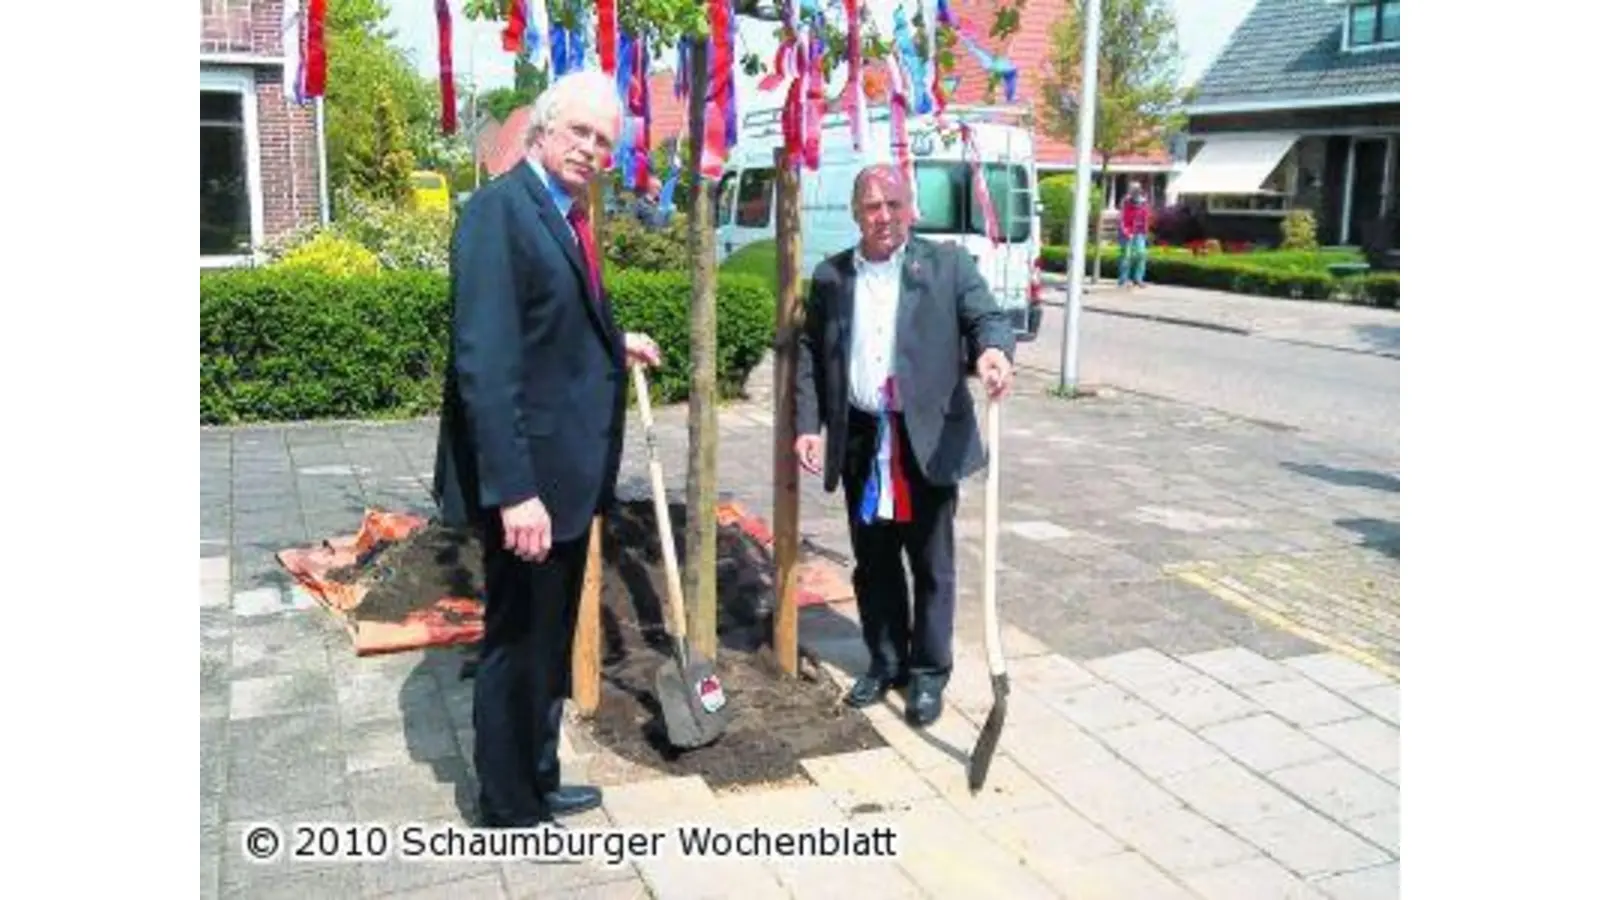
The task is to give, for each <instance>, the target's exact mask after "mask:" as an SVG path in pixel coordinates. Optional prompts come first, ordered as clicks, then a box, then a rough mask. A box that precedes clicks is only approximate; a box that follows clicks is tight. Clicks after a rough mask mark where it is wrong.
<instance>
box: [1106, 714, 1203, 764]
mask: <svg viewBox="0 0 1600 900" xmlns="http://www.w3.org/2000/svg"><path fill="white" fill-rule="evenodd" d="M1099 737H1100V739H1101V740H1102V741H1105V743H1106V746H1107V747H1110V748H1111V750H1112V751H1113V752H1115V753H1116V754H1117V755H1118V756H1121V757H1122V758H1123V759H1125V760H1127V761H1128V762H1130V763H1132V764H1133V765H1134V766H1137V767H1138V768H1139V769H1140V770H1142V771H1143V772H1144V773H1145V774H1146V775H1149V776H1150V777H1152V778H1164V777H1166V776H1168V775H1176V774H1178V773H1180V772H1187V771H1190V770H1191V769H1199V768H1203V767H1205V766H1210V765H1215V764H1217V763H1220V762H1223V761H1224V760H1226V759H1227V757H1225V756H1224V755H1223V754H1222V751H1220V750H1218V749H1216V748H1215V747H1213V746H1211V745H1210V744H1207V743H1206V742H1205V741H1202V740H1200V739H1199V738H1198V737H1195V735H1194V733H1193V732H1190V731H1188V730H1187V729H1185V728H1183V727H1182V726H1181V725H1179V724H1177V723H1176V722H1173V721H1172V720H1170V719H1157V720H1155V721H1153V722H1140V723H1139V724H1137V725H1129V726H1128V727H1126V728H1117V729H1113V730H1110V731H1103V732H1100V735H1099Z"/></svg>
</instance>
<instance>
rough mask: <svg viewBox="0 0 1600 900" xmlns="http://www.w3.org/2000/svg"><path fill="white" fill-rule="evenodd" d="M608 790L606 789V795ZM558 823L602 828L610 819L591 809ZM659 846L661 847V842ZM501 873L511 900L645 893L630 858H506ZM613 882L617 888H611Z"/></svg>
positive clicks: (596, 828) (575, 828) (585, 827)
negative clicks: (592, 893)
mask: <svg viewBox="0 0 1600 900" xmlns="http://www.w3.org/2000/svg"><path fill="white" fill-rule="evenodd" d="M609 793H610V791H609V790H608V791H607V794H608V795H609ZM562 824H564V825H566V827H567V828H568V829H572V830H605V829H610V828H611V827H612V826H611V818H610V817H609V816H608V815H607V814H606V812H605V810H604V809H592V810H589V811H588V812H584V813H579V814H578V815H575V816H566V817H564V818H563V819H562ZM662 849H663V850H665V843H663V845H662ZM501 874H502V876H503V877H504V878H505V884H506V893H507V895H508V896H510V897H512V898H513V900H523V898H534V897H540V898H543V897H551V896H563V895H564V893H565V892H567V891H582V890H592V891H598V890H601V889H611V890H615V891H618V892H620V894H621V895H622V896H632V895H631V894H628V893H626V891H628V890H630V889H634V890H638V891H641V892H643V893H642V894H641V896H647V895H648V891H647V890H646V889H645V888H644V881H643V878H642V876H641V875H640V874H639V870H638V867H637V866H635V865H634V864H633V862H631V861H623V862H621V863H619V864H617V865H612V864H610V861H609V860H607V859H604V858H596V859H583V860H566V861H559V862H558V861H551V860H531V859H519V860H508V861H506V862H505V863H504V864H503V866H502V869H501ZM613 885H615V886H617V887H612V886H613ZM598 896H602V897H603V896H606V894H604V893H601V894H599V895H598Z"/></svg>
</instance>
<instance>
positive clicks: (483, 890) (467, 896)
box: [383, 863, 506, 900]
mask: <svg viewBox="0 0 1600 900" xmlns="http://www.w3.org/2000/svg"><path fill="white" fill-rule="evenodd" d="M391 865H394V863H391ZM505 896H506V891H505V885H504V883H503V882H502V881H501V878H500V873H499V872H498V871H496V872H491V873H488V874H484V875H478V876H474V877H472V878H463V879H461V880H459V881H447V882H445V883H443V884H434V885H428V886H426V887H419V888H412V889H411V890H403V891H397V892H395V893H392V894H384V895H383V897H384V900H455V898H457V897H460V898H462V900H501V898H504V897H505Z"/></svg>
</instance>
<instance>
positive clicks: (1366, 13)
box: [1345, 0, 1400, 50]
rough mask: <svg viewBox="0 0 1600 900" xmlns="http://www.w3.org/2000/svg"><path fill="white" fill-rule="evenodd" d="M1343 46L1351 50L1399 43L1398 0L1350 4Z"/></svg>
mask: <svg viewBox="0 0 1600 900" xmlns="http://www.w3.org/2000/svg"><path fill="white" fill-rule="evenodd" d="M1345 27H1346V35H1345V46H1346V47H1348V48H1349V49H1351V50H1357V49H1363V48H1375V47H1389V46H1393V45H1395V44H1398V43H1400V0H1364V2H1360V3H1353V4H1351V5H1350V11H1349V20H1348V21H1347V22H1346V26H1345Z"/></svg>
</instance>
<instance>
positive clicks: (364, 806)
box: [346, 757, 478, 824]
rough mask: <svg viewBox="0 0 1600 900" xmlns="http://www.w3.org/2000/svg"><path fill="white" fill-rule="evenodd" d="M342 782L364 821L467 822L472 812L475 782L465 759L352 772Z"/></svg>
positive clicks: (471, 818) (474, 809) (474, 813)
mask: <svg viewBox="0 0 1600 900" xmlns="http://www.w3.org/2000/svg"><path fill="white" fill-rule="evenodd" d="M346 784H347V785H348V786H349V790H350V803H351V806H352V807H354V809H355V814H356V818H357V819H359V820H361V821H363V822H386V823H391V824H397V823H400V822H408V821H419V822H429V823H439V824H443V823H445V822H452V823H455V824H467V823H469V822H471V821H472V820H473V819H474V818H475V816H476V808H475V807H476V802H477V794H478V788H477V784H476V783H475V782H474V781H473V780H472V778H471V774H470V772H469V771H468V769H467V765H466V763H465V761H463V760H461V759H458V758H454V757H451V758H446V759H442V760H439V761H437V762H433V763H427V764H415V763H406V764H401V765H398V766H388V767H386V768H382V769H370V770H367V771H362V772H356V773H353V774H351V775H349V776H348V777H347V779H346Z"/></svg>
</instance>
